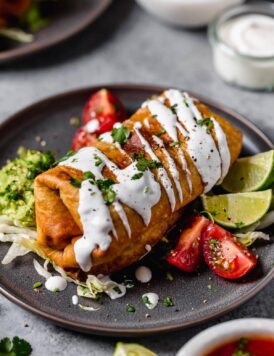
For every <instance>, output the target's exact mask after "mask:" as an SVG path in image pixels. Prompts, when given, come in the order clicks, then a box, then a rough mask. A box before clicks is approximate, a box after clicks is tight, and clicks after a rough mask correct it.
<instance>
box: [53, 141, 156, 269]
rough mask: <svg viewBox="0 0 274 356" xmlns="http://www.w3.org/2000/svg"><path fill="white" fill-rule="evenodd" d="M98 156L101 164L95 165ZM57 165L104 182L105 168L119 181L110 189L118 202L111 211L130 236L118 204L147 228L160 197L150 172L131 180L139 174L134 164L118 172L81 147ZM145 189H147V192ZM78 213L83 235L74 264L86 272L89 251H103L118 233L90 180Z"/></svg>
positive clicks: (83, 189) (98, 154)
mask: <svg viewBox="0 0 274 356" xmlns="http://www.w3.org/2000/svg"><path fill="white" fill-rule="evenodd" d="M98 157H99V158H100V160H101V161H102V163H101V164H99V165H96V162H98ZM96 158H97V159H96ZM60 165H65V166H70V167H73V168H76V169H79V170H81V171H83V172H86V171H91V172H92V173H93V174H94V176H95V178H96V179H104V177H103V175H102V170H103V168H104V166H107V167H108V168H109V169H110V170H111V171H112V172H113V173H114V174H115V176H116V178H117V180H118V182H119V183H117V184H114V185H113V186H112V187H113V190H114V191H115V193H116V199H117V201H116V204H115V205H114V208H115V210H116V211H117V212H118V214H119V216H120V217H121V219H122V221H123V223H124V226H125V228H126V229H127V232H128V234H129V236H130V234H131V231H130V229H129V224H128V221H127V217H126V213H125V212H124V209H123V207H122V205H121V204H120V203H119V201H121V202H123V203H124V204H126V205H127V206H128V207H130V208H131V209H133V210H134V211H136V212H137V213H138V214H139V215H140V216H141V217H142V218H143V221H144V223H145V224H146V225H148V224H149V222H150V219H151V209H152V207H153V206H154V205H156V204H157V203H158V201H159V200H160V198H161V189H160V185H159V184H158V183H157V181H155V178H154V175H153V173H152V172H151V171H150V170H146V171H145V172H143V175H142V177H141V178H139V179H136V180H132V179H131V178H132V177H133V176H134V175H135V174H136V173H139V170H138V169H137V167H136V162H134V163H132V164H130V165H129V166H128V167H126V168H125V169H122V170H120V169H119V168H118V167H117V166H116V165H115V164H114V163H113V162H111V161H110V160H109V159H108V158H107V157H106V156H105V155H104V154H103V153H102V152H101V151H99V150H98V149H97V148H95V147H85V148H82V149H81V150H79V151H78V152H77V153H76V154H75V155H74V156H72V157H70V158H68V159H67V160H66V161H64V162H61V163H60ZM146 187H148V188H149V189H146ZM78 213H79V215H80V218H81V223H82V226H83V232H84V233H83V236H82V237H81V238H80V239H79V240H77V241H76V243H75V245H74V251H75V256H76V261H77V262H78V264H79V265H80V267H81V269H82V270H83V271H85V272H87V271H89V270H90V269H91V267H92V262H91V253H92V251H93V250H94V249H95V248H97V247H98V246H99V247H100V249H101V250H103V251H106V250H107V249H108V248H109V246H110V244H111V240H112V238H111V235H110V233H111V232H112V233H113V235H114V236H116V237H117V233H116V231H115V227H114V224H113V221H112V217H111V215H110V212H109V209H108V207H107V205H106V204H105V202H104V199H103V196H102V193H101V191H100V190H99V188H98V187H97V186H96V185H95V184H91V182H90V181H89V180H85V181H83V182H82V184H81V189H80V192H79V208H78Z"/></svg>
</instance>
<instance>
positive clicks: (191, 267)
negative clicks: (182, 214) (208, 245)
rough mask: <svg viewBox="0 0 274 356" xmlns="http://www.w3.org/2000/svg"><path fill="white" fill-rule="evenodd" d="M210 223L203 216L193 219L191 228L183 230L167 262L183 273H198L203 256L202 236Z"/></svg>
mask: <svg viewBox="0 0 274 356" xmlns="http://www.w3.org/2000/svg"><path fill="white" fill-rule="evenodd" d="M209 223H210V222H209V220H208V219H206V218H205V217H203V216H194V217H192V218H191V221H190V226H189V227H188V228H186V229H185V230H183V232H182V234H181V236H180V239H179V242H178V244H177V246H176V248H175V249H174V250H171V251H170V253H169V255H168V256H167V261H168V262H169V263H170V264H172V265H174V266H176V267H178V268H179V269H181V270H183V271H186V272H194V271H196V270H197V268H198V266H199V264H200V262H201V258H202V255H203V253H202V234H203V231H204V230H205V229H206V227H207V226H208V224H209Z"/></svg>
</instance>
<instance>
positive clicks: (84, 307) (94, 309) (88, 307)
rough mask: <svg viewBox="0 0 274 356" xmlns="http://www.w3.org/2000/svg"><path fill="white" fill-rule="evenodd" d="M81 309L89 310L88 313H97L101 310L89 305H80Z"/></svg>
mask: <svg viewBox="0 0 274 356" xmlns="http://www.w3.org/2000/svg"><path fill="white" fill-rule="evenodd" d="M78 305H79V308H81V309H83V310H87V311H96V310H99V309H100V308H93V307H90V306H87V305H83V304H78Z"/></svg>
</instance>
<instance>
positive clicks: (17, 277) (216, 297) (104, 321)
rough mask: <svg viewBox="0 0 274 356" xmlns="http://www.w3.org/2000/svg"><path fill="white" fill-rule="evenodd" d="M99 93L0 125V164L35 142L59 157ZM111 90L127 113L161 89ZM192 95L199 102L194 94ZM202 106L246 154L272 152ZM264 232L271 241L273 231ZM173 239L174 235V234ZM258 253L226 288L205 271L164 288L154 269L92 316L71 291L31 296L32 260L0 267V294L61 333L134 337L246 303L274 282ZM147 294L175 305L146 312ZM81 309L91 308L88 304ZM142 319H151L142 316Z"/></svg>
mask: <svg viewBox="0 0 274 356" xmlns="http://www.w3.org/2000/svg"><path fill="white" fill-rule="evenodd" d="M98 89H99V87H93V88H86V89H80V90H76V91H73V92H69V93H64V94H61V95H57V96H55V97H52V98H49V99H46V100H43V101H40V102H39V103H36V104H34V105H32V106H30V107H28V108H27V109H25V110H22V111H21V112H19V113H17V114H16V115H14V116H13V117H11V118H9V119H8V120H7V121H5V123H4V124H2V125H1V126H0V135H1V141H0V152H1V162H0V164H1V165H2V164H4V163H5V161H6V159H8V158H13V157H14V156H15V155H16V150H17V148H18V147H19V146H20V145H24V146H25V147H29V148H34V149H39V148H41V147H40V146H39V143H37V142H36V141H35V137H36V136H41V138H42V139H43V140H45V141H46V142H47V146H46V148H47V149H50V150H53V151H56V152H58V154H59V155H63V154H64V153H65V152H67V151H68V149H69V148H70V144H71V139H72V136H73V133H74V131H75V128H74V127H72V126H70V124H69V118H70V117H71V116H73V115H76V116H80V115H81V112H82V108H83V106H84V104H85V102H86V100H87V99H88V97H89V96H90V94H91V92H93V91H96V90H98ZM109 89H110V90H111V91H112V92H113V93H114V94H115V95H117V96H118V97H119V98H120V99H121V100H122V101H123V102H124V103H125V105H126V108H127V110H128V113H129V114H130V113H132V112H133V111H135V110H136V109H137V108H138V107H139V106H140V104H141V103H142V102H143V101H144V100H145V99H146V98H147V97H150V96H151V95H152V94H155V93H159V92H161V91H162V90H163V88H159V87H149V86H132V85H116V86H115V85H111V86H109ZM193 95H195V96H196V97H198V98H200V96H199V95H196V94H193ZM200 99H201V100H202V101H203V102H204V103H206V104H207V105H209V106H210V107H211V108H212V109H213V111H216V112H217V113H220V114H221V115H223V116H224V117H226V118H227V119H228V120H230V121H231V122H232V123H233V124H234V125H235V126H237V127H238V128H239V129H241V130H242V132H243V133H244V152H243V153H244V154H253V153H257V152H261V151H266V150H269V149H271V148H273V145H272V143H271V142H270V141H269V140H268V139H267V137H266V136H265V135H264V134H263V133H262V132H261V131H260V130H259V129H258V128H256V127H255V126H254V125H253V124H251V123H250V122H249V121H248V120H247V119H245V118H243V117H242V116H240V115H239V114H237V113H235V112H233V111H232V110H229V109H227V108H224V107H222V106H221V105H219V104H216V103H214V102H213V101H211V100H207V99H204V98H200ZM270 233H271V234H272V235H274V232H273V230H272V231H270ZM171 234H176V230H173V231H172V232H171ZM7 250H8V244H1V245H0V259H2V258H3V256H4V254H5V253H6V251H7ZM256 253H258V255H259V256H260V259H259V261H260V262H259V264H258V266H257V267H256V269H255V270H254V271H252V272H251V273H250V274H249V275H248V277H247V278H245V279H242V280H239V281H227V280H224V279H221V278H219V277H217V276H215V275H214V274H213V273H211V272H210V271H209V270H208V269H206V268H205V269H204V270H201V271H200V273H198V274H197V273H196V274H186V273H183V272H180V271H178V270H177V271H176V270H174V271H173V272H172V274H173V277H174V280H173V281H169V280H167V279H166V278H165V277H164V276H163V275H162V274H161V273H160V272H159V270H155V269H154V270H153V279H152V281H151V283H149V285H141V284H138V283H137V284H136V286H135V288H133V289H130V290H129V291H128V293H127V295H126V296H125V297H124V298H121V299H117V300H115V301H111V300H109V299H108V297H106V298H104V303H103V305H102V306H101V309H100V310H98V311H96V312H87V311H84V310H81V309H79V307H78V306H74V305H72V302H71V296H72V295H73V294H75V286H74V285H69V286H68V288H67V289H66V290H65V291H64V292H62V293H61V294H54V293H51V292H48V291H47V290H46V289H45V288H42V289H41V291H40V293H39V294H37V293H35V292H34V291H33V290H32V285H33V283H34V282H36V281H38V280H40V279H41V278H40V277H39V276H38V275H37V274H36V272H35V270H34V268H33V266H32V261H33V257H34V256H33V255H32V254H29V255H26V256H24V257H22V258H18V259H17V260H16V261H15V262H14V263H12V264H10V265H6V266H3V265H1V266H0V291H1V293H2V294H3V295H4V296H6V297H7V298H9V299H10V300H11V301H13V302H15V303H16V304H18V305H20V306H21V307H23V308H25V309H27V310H29V311H31V312H33V313H35V314H37V315H40V316H42V317H45V318H47V319H48V320H51V321H53V322H55V323H57V324H59V325H62V326H64V327H67V328H71V329H75V330H79V331H83V332H88V333H94V334H107V335H119V336H132V335H135V336H137V335H139V336H140V335H144V334H152V333H159V332H166V331H171V330H176V329H180V328H185V327H190V326H193V325H196V324H200V323H202V322H205V321H207V320H209V319H212V318H215V317H217V316H220V315H222V314H224V313H227V312H228V311H230V310H232V309H233V308H236V307H237V306H239V305H241V304H242V303H244V302H245V301H247V300H248V299H250V298H251V297H252V296H254V295H255V294H256V293H258V292H259V291H260V290H261V289H262V288H263V287H264V286H265V285H266V284H267V283H268V282H269V281H270V280H271V279H272V278H273V276H274V269H273V268H272V267H273V266H272V265H273V255H274V244H273V243H272V244H271V243H267V244H262V245H259V246H258V247H257V252H256ZM146 263H147V261H146V260H142V264H146ZM135 268H136V266H132V267H131V268H129V269H127V270H124V271H122V272H120V273H119V274H118V275H117V276H116V278H118V279H121V280H123V279H124V276H128V277H129V278H130V277H131V276H132V273H133V271H134V269H135ZM209 284H211V285H212V290H209V289H208V287H207V286H208V285H209ZM148 291H153V292H156V293H158V294H159V295H160V297H161V298H163V297H165V296H171V297H172V299H173V301H174V304H175V306H174V307H169V308H168V307H165V306H164V305H163V304H162V303H159V305H158V307H157V308H155V309H154V310H151V311H148V309H147V308H146V307H145V305H144V304H143V302H142V299H141V296H142V294H143V293H145V292H148ZM83 303H85V304H89V301H87V302H83ZM127 303H128V304H131V305H133V306H135V308H136V312H135V313H128V312H127V310H126V304H127ZM148 312H149V314H150V317H149V318H147V317H146V314H147V313H148Z"/></svg>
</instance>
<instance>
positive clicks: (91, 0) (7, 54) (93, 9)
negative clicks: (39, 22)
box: [0, 0, 111, 63]
mask: <svg viewBox="0 0 274 356" xmlns="http://www.w3.org/2000/svg"><path fill="white" fill-rule="evenodd" d="M110 3H111V0H81V1H75V0H70V1H67V3H66V5H64V7H63V8H62V11H61V10H60V11H58V13H56V15H55V16H54V17H52V19H51V21H50V23H49V24H48V25H47V26H46V27H44V28H43V29H41V30H40V31H38V32H37V33H35V35H34V41H33V42H31V43H23V44H19V43H17V42H15V41H6V40H3V39H2V38H0V63H6V62H10V61H13V60H16V59H21V58H23V57H26V56H29V55H31V54H34V53H37V52H38V51H41V50H43V49H46V48H49V47H52V46H53V45H56V44H57V43H60V42H62V41H64V40H66V39H67V38H69V37H71V36H73V35H74V34H76V33H78V32H80V31H81V30H82V29H84V28H85V27H87V26H88V25H90V24H91V23H92V22H94V21H95V20H96V19H97V18H98V17H99V16H100V15H101V13H102V12H103V11H104V10H105V9H106V8H107V7H108V6H109V5H110Z"/></svg>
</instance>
